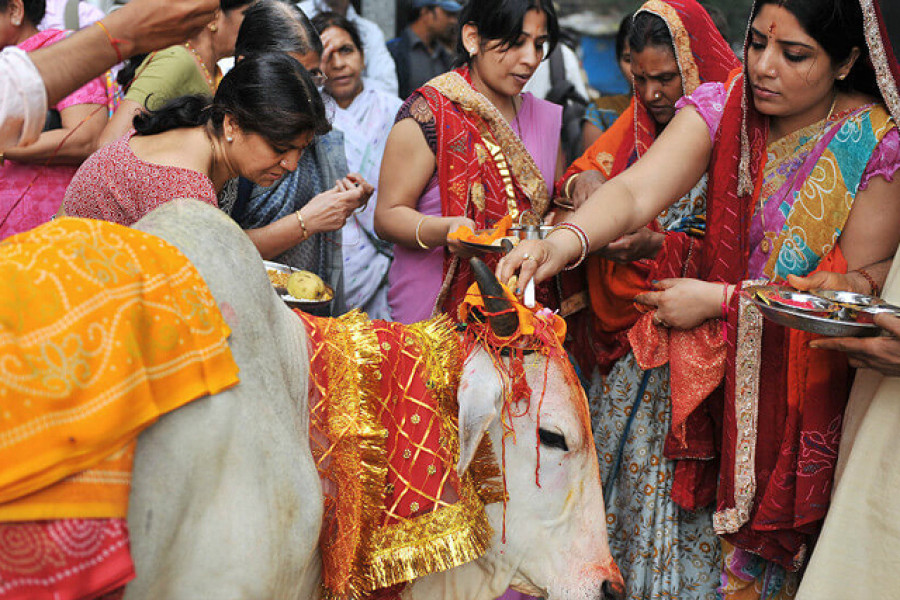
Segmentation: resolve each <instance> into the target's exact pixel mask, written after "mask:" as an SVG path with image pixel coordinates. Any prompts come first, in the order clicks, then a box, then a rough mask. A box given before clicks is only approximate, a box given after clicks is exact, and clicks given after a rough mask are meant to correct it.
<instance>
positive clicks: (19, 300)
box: [0, 218, 238, 521]
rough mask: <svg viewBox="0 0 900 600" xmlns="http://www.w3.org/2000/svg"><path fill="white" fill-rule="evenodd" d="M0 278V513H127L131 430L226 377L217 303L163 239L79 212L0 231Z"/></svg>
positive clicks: (231, 372) (230, 378)
mask: <svg viewBox="0 0 900 600" xmlns="http://www.w3.org/2000/svg"><path fill="white" fill-rule="evenodd" d="M0 281H3V285H4V293H3V294H2V296H0V356H3V360H2V361H0V398H3V399H5V400H3V413H2V417H3V418H2V419H0V464H2V465H3V468H2V469H0V521H23V520H33V519H59V518H67V517H125V515H126V514H127V508H128V506H127V500H128V487H129V482H130V468H131V461H132V457H133V448H131V447H130V445H131V444H133V443H134V441H135V440H136V438H137V435H138V434H139V433H140V432H141V431H142V430H143V429H144V428H146V427H147V426H149V425H150V424H152V423H153V422H154V421H156V419H157V418H158V417H159V416H160V415H161V414H164V413H166V412H169V411H172V410H174V409H176V408H178V407H180V406H182V405H183V404H185V403H187V402H190V401H191V400H193V399H195V398H198V397H200V396H204V395H207V394H212V393H216V392H218V391H221V390H223V389H225V388H228V387H230V386H232V385H234V384H235V383H237V381H238V377H237V365H236V364H235V362H234V360H233V359H232V357H231V351H230V349H229V348H228V345H227V343H226V338H227V337H228V335H229V333H230V330H229V328H228V326H227V325H226V323H225V321H224V320H223V318H222V315H221V313H220V312H219V308H218V306H217V304H216V301H215V299H214V298H213V297H212V294H211V293H210V291H209V289H208V288H207V287H206V284H205V283H204V281H203V279H202V278H201V277H200V274H199V273H198V272H197V270H196V269H195V268H194V266H193V265H192V264H191V263H190V261H188V259H187V258H186V257H185V256H184V255H183V254H182V253H181V252H180V251H178V249H177V248H175V247H174V246H172V245H170V244H168V243H167V242H165V241H164V240H162V239H160V238H157V237H154V236H152V235H149V234H146V233H143V232H140V231H137V230H134V229H130V228H127V227H122V226H119V225H115V224H112V223H106V222H103V221H93V220H89V219H73V218H63V219H57V220H55V221H52V222H50V223H47V224H46V225H42V226H41V227H38V228H36V229H33V230H31V231H28V232H25V233H22V234H19V235H16V236H13V237H10V238H8V239H7V240H5V241H4V242H3V243H2V244H0ZM54 484H55V485H54ZM48 486H52V487H49V488H48Z"/></svg>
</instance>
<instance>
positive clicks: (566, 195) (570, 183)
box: [563, 171, 581, 198]
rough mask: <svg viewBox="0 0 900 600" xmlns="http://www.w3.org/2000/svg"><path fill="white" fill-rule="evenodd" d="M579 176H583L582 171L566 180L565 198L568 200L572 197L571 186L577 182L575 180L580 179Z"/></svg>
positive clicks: (564, 187)
mask: <svg viewBox="0 0 900 600" xmlns="http://www.w3.org/2000/svg"><path fill="white" fill-rule="evenodd" d="M579 175H581V172H580V171H579V172H578V173H575V174H574V175H572V176H571V177H569V178H568V179H566V184H565V185H564V186H563V196H565V197H566V198H571V197H572V191H571V190H570V189H569V186H571V185H572V182H573V181H575V178H576V177H578V176H579Z"/></svg>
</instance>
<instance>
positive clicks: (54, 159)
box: [4, 104, 106, 165]
mask: <svg viewBox="0 0 900 600" xmlns="http://www.w3.org/2000/svg"><path fill="white" fill-rule="evenodd" d="M59 116H60V119H61V120H62V129H53V130H50V131H45V132H44V133H42V134H41V136H40V137H39V138H38V139H37V141H36V142H35V143H33V144H30V145H28V146H21V147H18V148H10V149H9V150H7V151H6V152H5V153H4V156H5V157H6V158H7V159H9V160H15V161H19V162H24V163H32V164H50V165H80V164H81V163H82V162H84V159H85V158H87V157H88V156H90V155H91V153H93V151H94V149H95V145H96V143H97V137H98V136H99V135H100V132H101V131H102V130H103V126H104V125H105V124H106V105H101V104H76V105H74V106H69V107H66V108H64V109H62V110H61V111H60V112H59ZM63 140H65V141H63ZM60 144H61V145H60Z"/></svg>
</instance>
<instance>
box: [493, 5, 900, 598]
mask: <svg viewBox="0 0 900 600" xmlns="http://www.w3.org/2000/svg"><path fill="white" fill-rule="evenodd" d="M888 46H889V45H888V44H887V43H886V41H885V35H884V28H883V23H882V20H881V16H880V9H879V6H878V3H876V2H874V1H873V0H787V1H784V0H780V1H779V0H757V1H756V3H755V5H754V7H753V12H752V15H751V21H750V29H749V32H748V38H747V43H746V46H745V55H746V61H745V65H746V66H745V69H744V73H743V74H741V75H738V76H736V77H735V78H734V79H733V80H731V81H729V83H728V84H727V85H726V86H722V85H721V84H712V85H707V86H701V87H700V88H698V89H697V90H696V91H695V92H694V94H692V95H691V96H690V97H689V98H686V99H685V100H686V101H685V102H684V104H685V107H684V108H683V109H682V110H681V112H680V113H679V114H678V115H676V117H675V118H674V119H673V120H672V122H671V123H670V124H669V126H668V127H667V129H666V131H665V132H664V133H663V135H662V136H660V138H659V139H658V140H657V142H656V143H655V144H654V145H653V146H652V148H651V149H650V150H649V151H648V152H647V154H646V156H645V157H643V158H642V159H641V160H639V161H637V162H636V163H635V164H634V165H633V166H632V167H631V168H629V169H627V170H626V171H625V172H623V173H622V174H621V175H619V176H618V177H616V178H614V179H613V180H611V181H609V182H608V183H606V184H604V185H603V186H602V188H601V189H600V190H599V191H598V192H596V193H595V194H593V195H592V196H591V197H590V198H589V199H588V200H587V201H586V202H585V204H584V205H583V206H582V208H581V209H580V210H579V211H578V212H577V213H576V214H575V215H574V216H573V217H572V219H571V220H572V223H574V225H575V226H576V227H580V228H582V229H584V230H585V239H584V240H582V239H581V236H580V234H577V229H574V230H560V231H558V232H557V233H555V234H552V235H550V236H548V237H547V239H546V240H544V241H540V242H537V241H533V242H531V241H529V242H523V243H522V244H520V245H519V246H518V247H517V248H516V250H514V251H513V252H512V253H511V254H510V255H508V256H507V257H506V258H504V260H503V261H502V262H501V265H500V269H499V271H500V276H501V277H505V276H509V274H510V273H511V272H513V271H514V270H518V269H519V268H521V274H520V283H525V282H526V281H527V280H528V279H530V278H531V277H532V276H533V275H535V274H536V275H537V279H538V280H541V279H544V278H546V277H548V276H550V275H552V274H555V273H557V272H559V271H560V270H561V269H562V268H563V267H564V266H565V265H566V264H568V263H570V262H572V261H573V260H575V259H577V258H578V257H579V256H581V255H582V254H583V253H584V252H587V251H589V250H590V248H591V247H602V246H603V245H604V244H606V243H608V242H610V241H612V240H615V239H616V238H617V237H619V236H620V235H622V234H624V233H626V232H628V231H634V230H635V229H637V228H638V227H640V226H642V225H643V224H645V223H647V222H648V221H650V220H651V219H652V218H654V217H655V216H656V215H657V214H658V213H659V211H660V210H661V209H662V208H664V207H666V206H667V205H668V204H670V203H671V201H672V198H677V197H679V196H680V195H681V194H683V193H684V190H686V189H689V188H690V187H691V186H692V185H694V183H695V182H696V181H697V179H699V177H701V176H702V174H703V173H708V175H709V179H710V187H709V193H708V196H707V231H706V236H705V238H704V240H703V243H702V245H700V246H697V247H695V248H694V250H693V252H692V253H691V252H690V251H689V246H685V245H681V247H679V245H678V244H677V243H673V244H670V243H669V239H668V237H667V240H666V243H665V244H664V247H663V250H662V253H661V255H660V256H658V257H657V259H656V264H655V266H654V272H652V273H651V278H652V279H655V280H658V285H657V286H656V289H655V290H654V291H651V292H648V293H645V294H643V295H641V296H639V300H640V301H642V302H644V303H645V304H647V305H649V306H651V307H654V308H655V309H656V310H655V311H654V312H652V313H650V314H648V315H646V316H644V317H641V319H640V320H639V321H638V323H637V326H636V327H635V328H634V329H632V332H631V335H630V337H629V339H630V341H631V342H632V347H633V348H635V350H636V351H637V350H638V349H642V350H643V352H642V354H643V358H644V359H646V360H642V359H641V357H638V362H639V363H640V364H641V365H645V366H656V365H658V364H662V363H666V362H668V363H669V364H670V367H671V376H670V381H671V386H672V406H671V410H672V413H673V430H672V431H670V433H669V435H668V438H667V440H666V456H667V457H669V458H674V459H678V463H677V465H676V470H675V479H674V483H673V485H672V495H673V497H674V498H675V500H676V501H677V502H678V503H679V504H680V505H681V506H688V507H689V506H703V505H706V504H708V503H710V502H715V504H716V512H715V514H714V516H713V524H714V527H715V529H716V532H717V533H718V534H719V535H720V537H721V539H722V540H723V547H724V550H725V552H724V559H725V560H724V565H725V572H724V577H723V585H722V588H721V589H720V594H721V596H722V597H724V598H726V599H727V600H731V599H734V600H737V599H741V600H743V599H745V598H767V599H768V598H776V599H777V598H789V597H792V596H793V594H795V593H796V589H797V582H798V580H799V573H800V572H801V571H802V569H803V567H804V565H805V562H806V557H807V553H808V551H809V549H810V544H811V542H812V540H813V539H814V537H815V535H816V533H817V532H818V529H819V527H820V525H821V522H822V520H823V518H824V517H825V514H826V512H827V510H828V505H829V500H830V495H831V488H832V481H833V476H834V469H835V463H836V457H837V449H838V444H839V441H840V434H841V423H842V417H843V411H844V407H845V405H846V402H847V387H846V384H847V369H846V359H845V357H843V356H842V355H837V354H835V353H833V352H828V351H826V350H822V349H815V348H811V347H810V346H809V341H810V339H811V337H812V336H811V335H810V334H807V333H804V332H800V331H798V330H791V329H785V328H783V327H780V326H778V325H775V324H773V323H771V322H768V321H764V320H763V318H762V316H761V314H760V313H759V311H758V310H757V309H756V308H755V306H754V305H753V304H752V303H751V302H750V300H749V297H748V295H747V294H745V293H743V292H742V290H743V289H745V288H746V287H748V286H750V285H752V284H753V283H758V282H760V281H770V282H776V283H780V282H784V281H785V280H788V281H792V282H794V283H798V280H796V279H793V278H792V277H793V276H804V275H808V274H810V273H813V272H815V271H817V270H820V271H833V272H843V273H847V274H848V277H849V278H852V279H854V280H857V281H859V282H860V285H861V286H862V289H863V290H865V291H872V290H871V289H870V288H869V287H868V283H867V282H868V281H869V280H870V279H872V280H873V281H874V279H873V278H872V277H871V274H870V273H869V272H868V267H869V265H872V264H876V263H879V262H881V261H883V260H885V259H887V258H889V257H890V256H892V255H893V253H894V251H895V249H896V247H897V244H898V239H900V229H898V228H897V223H898V222H900V203H898V202H897V197H898V196H900V181H898V179H897V178H896V176H895V173H896V171H897V169H898V168H900V135H898V133H897V126H896V122H895V119H896V118H897V117H898V116H900V93H898V87H897V81H896V79H895V77H894V76H893V74H892V68H891V64H890V59H889V58H888V52H887V51H886V48H887V47H888ZM894 72H895V71H894ZM598 209H602V210H603V211H604V219H602V220H600V219H595V218H591V213H592V211H597V210H598ZM573 232H575V233H574V234H573ZM674 241H677V240H674ZM524 253H527V254H528V255H529V257H530V258H531V259H530V260H528V261H523V254H524ZM723 321H724V326H723V325H722V323H723ZM715 328H719V330H720V334H719V336H718V338H716V336H714V335H711V333H712V332H713V331H714V330H715ZM722 333H724V336H725V340H726V343H724V344H723V343H722ZM717 339H718V341H717ZM676 342H677V347H676ZM717 348H718V350H717ZM701 353H704V354H705V355H706V358H705V359H703V360H699V361H698V360H697V356H698V354H701ZM676 365H677V366H678V371H677V372H676ZM713 375H714V376H713ZM676 414H677V415H680V417H679V419H678V420H676V417H675V415H676Z"/></svg>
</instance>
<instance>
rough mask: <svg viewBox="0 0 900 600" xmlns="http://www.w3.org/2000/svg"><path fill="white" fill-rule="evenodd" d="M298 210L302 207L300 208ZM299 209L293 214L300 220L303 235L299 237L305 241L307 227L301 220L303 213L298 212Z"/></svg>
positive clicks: (306, 238) (307, 231) (307, 234)
mask: <svg viewBox="0 0 900 600" xmlns="http://www.w3.org/2000/svg"><path fill="white" fill-rule="evenodd" d="M300 210H303V209H302V208H301V209H300ZM300 210H298V211H297V212H295V213H294V214H295V215H297V220H298V221H300V229H302V230H303V237H302V238H300V241H301V242H305V241H306V240H308V239H309V229H307V228H306V223H304V222H303V215H301V214H300Z"/></svg>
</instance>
